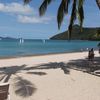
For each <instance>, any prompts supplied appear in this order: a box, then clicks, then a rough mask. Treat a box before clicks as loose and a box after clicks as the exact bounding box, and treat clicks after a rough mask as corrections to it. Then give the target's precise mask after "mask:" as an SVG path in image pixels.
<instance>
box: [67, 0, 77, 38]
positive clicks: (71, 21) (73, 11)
mask: <svg viewBox="0 0 100 100" xmlns="http://www.w3.org/2000/svg"><path fill="white" fill-rule="evenodd" d="M76 2H77V0H73V5H72V12H71V18H70V24H69V26H68V39H70V38H71V31H72V26H73V24H74V21H75V20H76Z"/></svg>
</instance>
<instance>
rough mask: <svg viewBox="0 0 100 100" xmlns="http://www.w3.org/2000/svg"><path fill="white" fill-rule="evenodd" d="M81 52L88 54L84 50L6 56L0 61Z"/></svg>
mask: <svg viewBox="0 0 100 100" xmlns="http://www.w3.org/2000/svg"><path fill="white" fill-rule="evenodd" d="M95 51H97V50H94V52H95ZM81 52H88V51H87V50H84V51H73V52H58V53H45V54H31V55H19V56H6V57H0V60H2V59H13V58H25V57H38V56H48V55H58V54H72V53H81Z"/></svg>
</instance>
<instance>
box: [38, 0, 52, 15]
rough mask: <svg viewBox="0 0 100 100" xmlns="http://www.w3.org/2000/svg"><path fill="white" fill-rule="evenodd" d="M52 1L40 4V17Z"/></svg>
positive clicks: (48, 0)
mask: <svg viewBox="0 0 100 100" xmlns="http://www.w3.org/2000/svg"><path fill="white" fill-rule="evenodd" d="M52 1H53V0H44V1H43V3H42V4H41V6H40V8H39V14H40V16H42V15H44V14H45V11H46V10H47V7H48V5H49V4H50V3H51V2H52Z"/></svg>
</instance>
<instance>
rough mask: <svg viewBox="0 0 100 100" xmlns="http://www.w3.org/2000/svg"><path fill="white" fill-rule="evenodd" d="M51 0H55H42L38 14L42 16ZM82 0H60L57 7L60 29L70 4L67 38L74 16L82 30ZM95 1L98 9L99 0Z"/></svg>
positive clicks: (27, 0) (28, 0) (25, 0)
mask: <svg viewBox="0 0 100 100" xmlns="http://www.w3.org/2000/svg"><path fill="white" fill-rule="evenodd" d="M30 1H31V0H24V2H25V3H26V4H27V3H29V2H30ZM52 1H55V0H43V2H42V4H41V6H40V8H39V14H40V16H43V15H44V14H45V12H46V9H47V7H48V5H49V4H51V2H52ZM84 1H85V0H61V3H60V5H59V7H58V13H57V23H58V28H59V29H60V26H61V24H62V21H63V18H64V16H65V15H67V14H68V12H69V10H68V8H69V6H70V5H72V9H71V16H70V23H69V27H68V30H69V32H68V33H69V34H68V37H69V38H70V37H71V31H72V26H73V24H74V22H75V20H76V18H78V20H79V23H80V29H81V31H82V25H83V20H84V9H83V5H84ZM95 1H96V3H97V6H98V7H99V9H100V0H95Z"/></svg>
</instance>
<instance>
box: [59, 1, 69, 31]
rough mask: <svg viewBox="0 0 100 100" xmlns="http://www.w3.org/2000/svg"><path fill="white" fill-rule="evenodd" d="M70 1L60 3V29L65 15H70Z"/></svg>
mask: <svg viewBox="0 0 100 100" xmlns="http://www.w3.org/2000/svg"><path fill="white" fill-rule="evenodd" d="M69 3H70V0H62V1H61V3H60V6H59V8H58V12H57V23H58V28H59V29H60V26H61V24H62V21H63V18H64V15H65V14H67V13H68V6H69Z"/></svg>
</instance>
